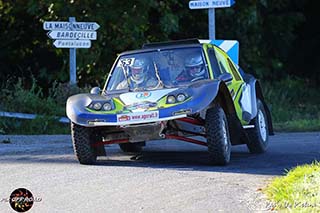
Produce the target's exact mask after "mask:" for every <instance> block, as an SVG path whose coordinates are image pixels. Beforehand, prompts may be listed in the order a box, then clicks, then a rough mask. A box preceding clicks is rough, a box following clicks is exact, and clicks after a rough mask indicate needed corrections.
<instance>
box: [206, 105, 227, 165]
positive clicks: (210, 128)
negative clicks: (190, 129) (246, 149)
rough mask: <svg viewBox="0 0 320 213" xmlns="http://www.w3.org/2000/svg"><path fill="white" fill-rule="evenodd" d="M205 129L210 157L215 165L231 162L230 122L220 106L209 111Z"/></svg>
mask: <svg viewBox="0 0 320 213" xmlns="http://www.w3.org/2000/svg"><path fill="white" fill-rule="evenodd" d="M205 129H206V135H207V145H208V151H209V157H210V160H211V162H212V163H213V164H215V165H226V164H228V163H229V162H230V155H231V142H230V134H229V128H228V121H227V118H226V115H225V112H224V110H223V109H222V108H221V107H220V105H216V106H214V107H213V108H210V109H208V110H207V113H206V121H205Z"/></svg>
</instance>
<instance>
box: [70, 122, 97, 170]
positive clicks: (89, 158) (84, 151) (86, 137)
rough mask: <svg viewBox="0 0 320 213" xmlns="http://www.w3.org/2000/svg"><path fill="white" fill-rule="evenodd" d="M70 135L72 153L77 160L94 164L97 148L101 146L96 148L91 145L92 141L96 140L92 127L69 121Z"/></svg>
mask: <svg viewBox="0 0 320 213" xmlns="http://www.w3.org/2000/svg"><path fill="white" fill-rule="evenodd" d="M71 136H72V143H73V149H74V153H75V155H76V157H77V158H78V161H79V162H80V163H81V164H88V165H89V164H94V163H95V162H96V159H97V155H98V150H100V149H101V148H100V149H98V148H94V147H92V146H91V145H92V143H94V142H96V141H95V139H96V135H93V134H92V129H91V128H88V127H83V126H79V125H77V124H75V123H71ZM93 136H94V137H93ZM102 148H103V147H102ZM100 151H101V150H100Z"/></svg>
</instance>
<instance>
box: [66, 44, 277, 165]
mask: <svg viewBox="0 0 320 213" xmlns="http://www.w3.org/2000/svg"><path fill="white" fill-rule="evenodd" d="M238 49H239V46H238V42H237V41H227V40H214V41H213V40H196V39H190V40H182V41H175V42H166V43H150V44H145V45H144V46H143V47H142V48H141V49H139V50H136V51H128V52H124V53H121V54H120V55H119V56H118V58H117V59H116V61H115V63H114V65H113V67H112V69H111V71H110V73H109V76H108V78H107V81H106V83H105V86H104V88H103V89H102V90H100V89H99V88H93V89H92V90H91V92H90V94H78V95H74V96H72V97H70V98H69V99H68V101H67V116H68V117H69V119H70V120H71V134H72V141H73V146H74V151H75V154H76V156H77V158H78V160H79V162H80V163H81V164H94V163H95V162H96V160H97V156H100V155H105V154H106V152H105V149H104V145H106V144H119V146H120V148H121V149H122V150H123V151H124V152H139V151H141V150H142V147H143V146H144V145H145V142H146V141H149V140H159V139H176V140H181V141H185V142H190V143H195V144H199V145H204V146H207V147H208V155H209V159H210V161H211V163H213V164H216V165H225V164H227V163H228V162H229V161H230V152H231V146H232V145H238V144H247V147H248V148H249V151H250V152H252V153H262V152H264V151H265V150H266V149H267V145H268V138H269V135H272V134H273V128H272V121H271V116H270V112H269V110H268V107H267V105H266V103H265V101H264V98H263V94H262V90H261V87H260V84H259V82H258V81H257V80H256V79H255V78H254V77H253V76H252V75H249V74H245V73H244V72H243V71H242V70H241V68H240V67H239V66H238ZM193 136H198V137H193Z"/></svg>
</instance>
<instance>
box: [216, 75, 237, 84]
mask: <svg viewBox="0 0 320 213" xmlns="http://www.w3.org/2000/svg"><path fill="white" fill-rule="evenodd" d="M218 79H219V80H221V81H224V82H226V83H227V82H230V81H232V79H233V77H232V75H231V74H230V73H223V74H221V75H219V77H218Z"/></svg>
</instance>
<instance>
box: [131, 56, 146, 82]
mask: <svg viewBox="0 0 320 213" xmlns="http://www.w3.org/2000/svg"><path fill="white" fill-rule="evenodd" d="M130 69H131V79H132V80H133V81H134V82H136V83H137V84H140V83H142V82H143V80H144V77H145V75H146V74H147V72H148V70H149V63H148V62H147V60H146V59H144V58H136V59H135V60H134V62H133V65H131V67H130Z"/></svg>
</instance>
